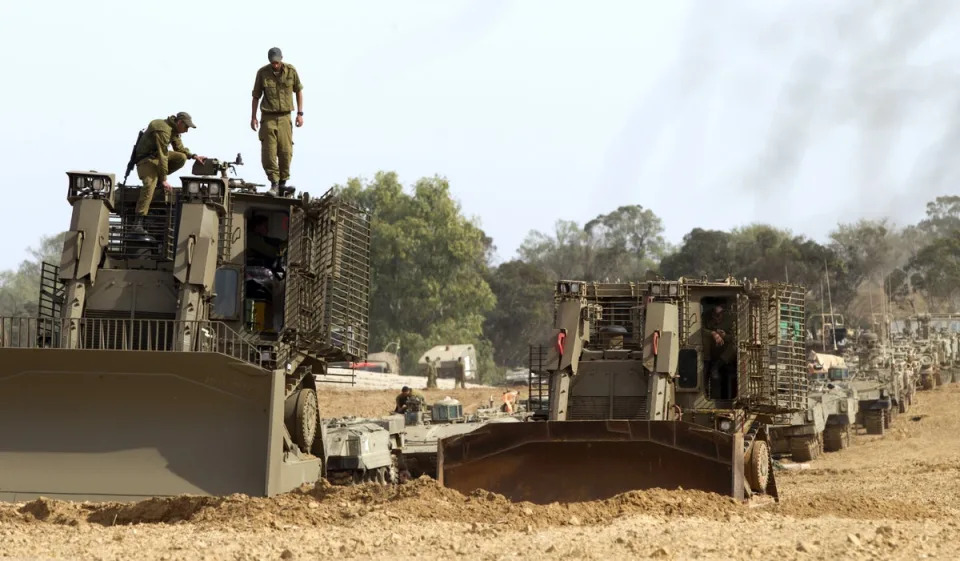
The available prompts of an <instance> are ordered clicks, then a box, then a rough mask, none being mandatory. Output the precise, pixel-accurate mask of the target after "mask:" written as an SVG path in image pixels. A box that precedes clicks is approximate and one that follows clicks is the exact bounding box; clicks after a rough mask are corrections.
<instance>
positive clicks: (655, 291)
mask: <svg viewBox="0 0 960 561" xmlns="http://www.w3.org/2000/svg"><path fill="white" fill-rule="evenodd" d="M650 293H651V294H657V295H659V294H660V285H659V284H655V285H653V286H651V287H650Z"/></svg>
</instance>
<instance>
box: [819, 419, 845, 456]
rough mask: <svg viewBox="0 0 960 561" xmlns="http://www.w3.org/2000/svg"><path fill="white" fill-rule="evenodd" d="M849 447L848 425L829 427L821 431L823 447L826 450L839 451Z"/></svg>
mask: <svg viewBox="0 0 960 561" xmlns="http://www.w3.org/2000/svg"><path fill="white" fill-rule="evenodd" d="M849 447H850V425H847V426H845V427H829V428H827V429H826V430H825V431H823V448H824V450H826V451H827V452H839V451H840V450H843V449H844V448H849Z"/></svg>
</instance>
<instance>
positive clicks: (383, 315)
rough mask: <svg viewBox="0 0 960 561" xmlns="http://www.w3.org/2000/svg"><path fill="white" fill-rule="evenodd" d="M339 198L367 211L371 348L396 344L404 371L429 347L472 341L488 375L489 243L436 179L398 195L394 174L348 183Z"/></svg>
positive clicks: (492, 300) (446, 185)
mask: <svg viewBox="0 0 960 561" xmlns="http://www.w3.org/2000/svg"><path fill="white" fill-rule="evenodd" d="M339 189H341V191H342V193H343V194H344V195H345V196H347V197H350V198H353V199H355V200H357V201H359V202H360V203H361V204H363V205H365V206H367V207H368V208H370V209H371V211H372V218H371V238H372V239H371V250H370V251H371V268H372V270H371V277H372V287H371V289H372V290H371V299H370V300H371V302H370V334H371V337H370V348H371V349H374V350H376V349H382V348H383V347H384V346H385V345H386V344H387V343H388V342H389V341H394V340H400V342H401V345H400V346H401V350H402V356H401V361H402V367H401V368H402V370H403V371H406V372H416V369H417V364H416V361H417V359H418V358H419V357H420V355H421V354H422V353H423V352H424V351H426V350H427V349H429V348H430V347H431V346H433V345H439V344H448V343H454V344H459V343H472V344H474V345H475V347H476V349H477V351H478V357H477V359H478V361H479V362H480V365H479V366H480V373H481V374H484V373H487V375H490V372H492V365H493V358H492V354H493V353H492V347H491V345H490V344H489V341H487V340H486V338H485V337H484V334H483V323H484V319H485V316H486V314H487V313H488V312H489V311H490V310H492V309H493V307H494V306H495V304H496V299H495V297H494V295H493V292H492V291H491V290H490V286H489V285H488V284H487V281H486V279H485V273H486V271H487V263H488V257H489V255H490V252H491V248H492V244H491V240H490V238H488V237H487V236H486V235H485V234H484V233H483V231H482V230H481V229H480V228H479V226H478V225H477V224H476V223H475V222H474V221H473V220H470V219H467V218H466V217H465V216H463V214H462V213H461V211H460V206H459V204H458V203H456V202H455V201H454V200H453V199H452V198H451V196H450V185H449V183H448V182H447V180H446V179H443V178H440V177H433V178H423V179H420V180H419V181H417V182H416V184H415V185H414V186H413V189H412V193H407V192H405V191H404V188H403V186H402V185H401V184H400V181H399V179H398V178H397V175H396V173H393V172H389V173H387V172H380V173H377V175H376V176H375V177H374V179H373V180H372V181H369V182H363V181H361V180H360V179H351V180H350V181H348V182H347V184H346V185H345V186H341V187H339Z"/></svg>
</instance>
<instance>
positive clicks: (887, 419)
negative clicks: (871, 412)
mask: <svg viewBox="0 0 960 561" xmlns="http://www.w3.org/2000/svg"><path fill="white" fill-rule="evenodd" d="M892 424H893V408H892V407H891V408H890V409H884V410H883V428H884V430H886V429H889V428H890V425H892Z"/></svg>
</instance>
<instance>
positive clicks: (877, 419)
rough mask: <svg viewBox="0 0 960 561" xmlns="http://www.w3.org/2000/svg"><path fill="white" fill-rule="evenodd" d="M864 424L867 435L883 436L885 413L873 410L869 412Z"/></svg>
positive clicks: (865, 415) (866, 414)
mask: <svg viewBox="0 0 960 561" xmlns="http://www.w3.org/2000/svg"><path fill="white" fill-rule="evenodd" d="M863 424H864V428H865V429H867V434H881V435H882V434H883V429H884V426H883V411H881V410H872V411H867V412H865V413H864V415H863Z"/></svg>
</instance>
